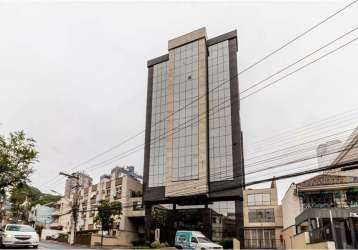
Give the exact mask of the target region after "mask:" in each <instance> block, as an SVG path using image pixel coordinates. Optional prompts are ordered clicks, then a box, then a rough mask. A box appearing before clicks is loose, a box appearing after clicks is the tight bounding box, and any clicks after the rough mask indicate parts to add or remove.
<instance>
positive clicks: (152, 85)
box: [143, 28, 244, 247]
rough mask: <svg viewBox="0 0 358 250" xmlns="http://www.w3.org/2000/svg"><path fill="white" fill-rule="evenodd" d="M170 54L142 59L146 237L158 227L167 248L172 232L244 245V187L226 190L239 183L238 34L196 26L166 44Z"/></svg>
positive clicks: (171, 239)
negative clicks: (145, 67) (144, 76)
mask: <svg viewBox="0 0 358 250" xmlns="http://www.w3.org/2000/svg"><path fill="white" fill-rule="evenodd" d="M168 51H169V53H168V54H167V55H163V56H161V57H158V58H155V59H152V60H150V61H148V94H147V96H148V98H147V114H146V139H145V140H146V141H145V145H146V146H145V153H144V174H143V188H144V190H143V202H144V205H145V210H146V216H145V228H146V235H147V239H148V240H153V239H154V235H153V231H154V229H155V228H161V241H167V242H169V243H173V241H174V235H175V231H176V230H199V231H202V232H203V233H204V234H205V235H206V236H207V237H208V238H211V239H212V240H214V241H222V240H230V239H232V238H234V237H235V238H238V239H239V240H240V244H243V242H244V239H243V234H244V231H243V218H242V216H243V214H242V208H243V206H242V202H241V200H242V187H237V188H232V187H233V186H235V185H237V184H243V182H244V178H243V173H244V169H243V163H242V162H243V160H242V137H241V128H240V117H239V102H238V99H239V97H238V93H239V92H238V81H237V62H236V53H237V35H236V31H232V32H229V33H226V34H223V35H221V36H218V37H215V38H212V39H207V37H206V30H205V28H202V29H199V30H196V31H193V32H191V33H188V34H185V35H183V36H180V37H177V38H174V39H172V40H169V42H168ZM240 175H241V176H240ZM203 186H205V187H203ZM222 188H228V189H227V190H223V191H221V190H220V189H222ZM162 237H163V238H162ZM242 246H243V245H242ZM231 247H232V246H231Z"/></svg>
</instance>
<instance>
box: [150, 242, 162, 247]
mask: <svg viewBox="0 0 358 250" xmlns="http://www.w3.org/2000/svg"><path fill="white" fill-rule="evenodd" d="M150 247H151V248H161V244H160V242H159V241H153V242H152V243H151V244H150Z"/></svg>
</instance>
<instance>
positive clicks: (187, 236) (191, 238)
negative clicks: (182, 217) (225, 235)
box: [175, 230, 223, 250]
mask: <svg viewBox="0 0 358 250" xmlns="http://www.w3.org/2000/svg"><path fill="white" fill-rule="evenodd" d="M175 247H176V248H179V249H199V250H206V249H223V247H222V246H220V245H219V244H216V243H214V242H212V241H211V240H209V239H208V238H206V237H205V235H204V234H202V233H201V232H199V231H182V230H180V231H177V232H176V234H175Z"/></svg>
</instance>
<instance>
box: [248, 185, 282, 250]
mask: <svg viewBox="0 0 358 250" xmlns="http://www.w3.org/2000/svg"><path fill="white" fill-rule="evenodd" d="M244 228H245V241H244V247H245V248H247V249H250V248H251V249H252V248H253V249H262V248H264V249H282V247H283V244H282V235H281V234H282V206H281V205H279V204H278V199H277V186H276V182H274V181H273V182H272V183H271V187H270V188H263V189H246V190H244Z"/></svg>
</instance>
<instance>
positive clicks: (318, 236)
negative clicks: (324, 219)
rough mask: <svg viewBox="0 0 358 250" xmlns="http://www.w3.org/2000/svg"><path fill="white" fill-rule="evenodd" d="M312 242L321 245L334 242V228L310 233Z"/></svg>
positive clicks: (325, 228) (323, 228)
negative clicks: (321, 243) (320, 243)
mask: <svg viewBox="0 0 358 250" xmlns="http://www.w3.org/2000/svg"><path fill="white" fill-rule="evenodd" d="M309 236H310V242H311V243H319V242H324V241H332V240H333V235H332V228H331V227H329V226H326V227H321V228H317V229H314V230H311V231H309Z"/></svg>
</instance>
